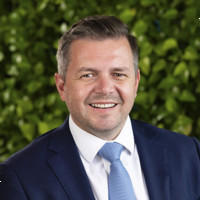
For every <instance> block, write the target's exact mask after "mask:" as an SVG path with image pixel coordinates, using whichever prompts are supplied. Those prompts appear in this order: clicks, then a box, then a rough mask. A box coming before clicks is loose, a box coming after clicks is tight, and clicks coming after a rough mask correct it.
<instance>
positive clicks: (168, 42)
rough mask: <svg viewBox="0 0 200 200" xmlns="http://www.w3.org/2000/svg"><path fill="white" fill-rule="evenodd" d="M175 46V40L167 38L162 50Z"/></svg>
mask: <svg viewBox="0 0 200 200" xmlns="http://www.w3.org/2000/svg"><path fill="white" fill-rule="evenodd" d="M177 46H178V45H177V41H176V40H175V39H174V38H168V39H167V40H165V41H164V43H163V47H162V48H163V50H164V51H168V50H170V49H173V48H176V47H177Z"/></svg>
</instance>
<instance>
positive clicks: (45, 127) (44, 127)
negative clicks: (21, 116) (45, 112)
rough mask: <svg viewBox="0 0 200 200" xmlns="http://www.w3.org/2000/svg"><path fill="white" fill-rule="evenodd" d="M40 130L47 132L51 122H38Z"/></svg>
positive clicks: (41, 132)
mask: <svg viewBox="0 0 200 200" xmlns="http://www.w3.org/2000/svg"><path fill="white" fill-rule="evenodd" d="M38 130H39V133H40V134H43V133H45V132H47V131H48V130H50V127H49V124H48V123H46V122H43V121H40V122H39V123H38Z"/></svg>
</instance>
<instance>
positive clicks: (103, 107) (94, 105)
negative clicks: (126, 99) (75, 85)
mask: <svg viewBox="0 0 200 200" xmlns="http://www.w3.org/2000/svg"><path fill="white" fill-rule="evenodd" d="M89 105H90V106H91V107H93V108H98V109H108V108H113V107H115V106H116V105H117V104H114V103H106V104H99V103H98V104H96V103H95V104H89Z"/></svg>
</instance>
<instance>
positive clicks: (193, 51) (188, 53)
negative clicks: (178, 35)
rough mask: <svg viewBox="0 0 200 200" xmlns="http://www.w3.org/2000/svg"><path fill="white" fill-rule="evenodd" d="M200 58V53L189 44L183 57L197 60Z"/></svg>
mask: <svg viewBox="0 0 200 200" xmlns="http://www.w3.org/2000/svg"><path fill="white" fill-rule="evenodd" d="M198 58H199V55H198V53H197V51H196V49H194V48H193V47H191V46H189V47H187V48H186V50H185V53H184V55H183V59H185V60H196V59H198Z"/></svg>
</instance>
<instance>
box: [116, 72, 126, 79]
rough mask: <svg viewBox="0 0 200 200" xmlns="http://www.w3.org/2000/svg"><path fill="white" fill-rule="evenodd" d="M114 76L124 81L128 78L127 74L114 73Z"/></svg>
mask: <svg viewBox="0 0 200 200" xmlns="http://www.w3.org/2000/svg"><path fill="white" fill-rule="evenodd" d="M113 76H114V77H116V78H118V79H123V78H126V77H127V76H126V74H122V73H113Z"/></svg>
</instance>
